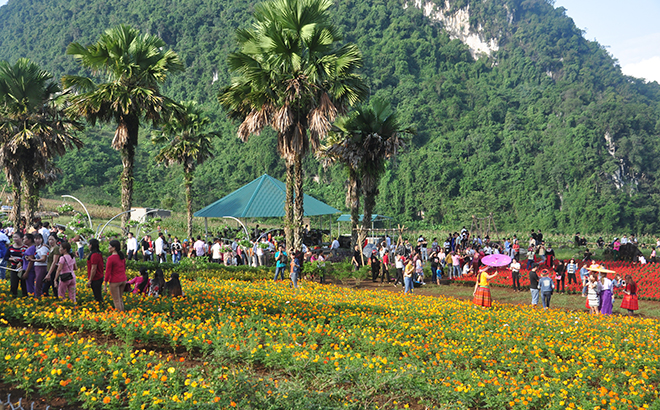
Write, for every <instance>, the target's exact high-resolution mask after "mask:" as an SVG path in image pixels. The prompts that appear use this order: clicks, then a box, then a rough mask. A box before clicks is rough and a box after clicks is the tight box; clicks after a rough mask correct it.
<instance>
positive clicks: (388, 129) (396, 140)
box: [320, 99, 415, 244]
mask: <svg viewBox="0 0 660 410" xmlns="http://www.w3.org/2000/svg"><path fill="white" fill-rule="evenodd" d="M414 133H415V131H414V130H413V129H411V128H403V127H401V126H400V124H399V121H398V118H397V116H396V113H395V112H394V111H393V110H392V108H391V106H390V103H389V102H387V101H384V100H381V99H373V100H371V103H370V105H368V106H363V107H359V108H358V109H356V110H355V111H354V112H352V113H351V114H349V115H347V116H345V117H341V118H339V119H337V121H336V122H335V124H334V127H333V131H332V132H331V134H330V137H329V138H328V139H327V140H326V142H325V144H324V146H323V148H322V149H321V151H320V153H321V155H322V156H324V157H325V158H328V159H329V160H330V161H331V162H332V161H334V162H341V163H343V164H344V165H345V166H346V168H348V171H349V183H348V185H349V189H348V193H347V202H350V205H351V206H350V209H351V225H352V228H353V230H352V232H353V235H352V241H353V244H355V241H357V243H362V242H363V241H364V236H365V235H366V233H367V232H368V230H369V228H370V226H369V225H370V223H371V215H372V213H373V210H374V207H375V205H376V196H378V185H379V183H380V179H381V177H382V175H383V173H384V172H385V165H386V163H387V161H388V160H389V159H390V158H392V157H394V156H395V155H396V154H397V153H398V152H399V151H401V150H402V149H403V148H404V147H405V144H406V142H407V140H408V139H409V138H410V137H411V136H412V135H413V134H414ZM359 190H361V191H362V194H363V196H364V212H363V215H364V216H363V218H362V229H360V231H359V232H360V235H358V234H357V229H356V228H357V226H358V217H359V206H360V203H359V198H358V197H357V195H358V191H359Z"/></svg>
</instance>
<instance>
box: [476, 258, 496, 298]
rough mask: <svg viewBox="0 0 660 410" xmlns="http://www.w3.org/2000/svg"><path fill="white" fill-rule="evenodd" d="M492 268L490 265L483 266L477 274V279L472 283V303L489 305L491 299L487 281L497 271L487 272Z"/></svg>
mask: <svg viewBox="0 0 660 410" xmlns="http://www.w3.org/2000/svg"><path fill="white" fill-rule="evenodd" d="M491 269H493V268H492V267H491V266H484V267H483V268H482V269H480V270H479V273H478V274H477V280H476V281H475V283H474V292H472V303H474V304H475V305H477V306H483V307H491V305H492V304H493V299H492V298H491V296H490V285H489V284H488V281H489V280H490V279H493V278H494V277H495V276H497V274H498V272H497V271H495V273H493V274H492V275H491V274H488V272H489V271H490V270H491Z"/></svg>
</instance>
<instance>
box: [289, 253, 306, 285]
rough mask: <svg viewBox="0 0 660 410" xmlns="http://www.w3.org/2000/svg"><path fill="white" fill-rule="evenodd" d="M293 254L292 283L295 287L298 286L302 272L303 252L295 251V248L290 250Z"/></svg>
mask: <svg viewBox="0 0 660 410" xmlns="http://www.w3.org/2000/svg"><path fill="white" fill-rule="evenodd" d="M289 253H290V254H291V255H293V261H292V262H291V283H292V284H293V287H294V288H298V279H299V278H300V273H301V272H302V256H303V254H302V252H295V251H294V250H293V248H292V249H291V250H290V251H289Z"/></svg>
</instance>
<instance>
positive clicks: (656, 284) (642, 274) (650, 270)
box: [454, 261, 660, 300]
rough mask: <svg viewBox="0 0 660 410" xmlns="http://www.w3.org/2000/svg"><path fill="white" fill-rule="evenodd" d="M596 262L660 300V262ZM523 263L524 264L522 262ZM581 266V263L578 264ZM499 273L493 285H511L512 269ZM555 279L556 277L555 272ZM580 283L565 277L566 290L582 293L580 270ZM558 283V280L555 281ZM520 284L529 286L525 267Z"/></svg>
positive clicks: (648, 296) (645, 295)
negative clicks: (629, 277)
mask: <svg viewBox="0 0 660 410" xmlns="http://www.w3.org/2000/svg"><path fill="white" fill-rule="evenodd" d="M596 263H598V264H602V265H603V266H605V267H606V268H607V269H611V270H613V271H615V272H616V273H614V274H611V275H609V276H610V278H611V279H613V278H614V277H615V276H616V275H617V274H619V275H621V278H622V279H625V277H626V275H631V276H632V278H633V280H634V281H635V282H636V283H637V296H638V297H639V298H640V299H650V300H660V264H659V263H647V264H644V265H642V264H640V263H632V262H614V261H597V262H596ZM521 265H523V264H522V263H521ZM578 265H579V266H580V267H581V264H578ZM498 271H499V275H498V276H497V277H495V278H493V279H491V280H490V283H491V285H492V286H502V287H511V286H512V285H513V282H512V281H511V271H510V270H509V269H506V268H502V269H499V270H498ZM552 275H553V279H554V273H553V274H552ZM575 276H576V278H577V281H578V284H577V285H576V284H574V283H571V284H570V285H569V284H568V278H565V282H564V283H565V284H566V291H567V292H570V293H582V284H581V281H580V272H579V270H578V272H577V273H576V275H575ZM474 279H475V278H474V275H471V276H463V277H462V278H459V279H454V280H455V281H456V282H473V283H474ZM555 284H556V281H555ZM520 285H521V286H522V287H523V288H525V287H527V288H529V271H528V270H527V269H525V268H524V266H523V269H521V270H520ZM615 292H616V293H621V289H616V290H615Z"/></svg>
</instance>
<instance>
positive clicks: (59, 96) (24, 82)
mask: <svg viewBox="0 0 660 410" xmlns="http://www.w3.org/2000/svg"><path fill="white" fill-rule="evenodd" d="M164 47H165V42H164V41H163V40H161V39H160V38H158V37H157V36H154V35H149V34H140V33H139V31H138V30H136V29H134V28H131V27H129V26H125V25H121V26H118V27H116V28H113V29H110V30H107V31H106V32H105V33H104V34H103V35H102V36H101V38H100V39H99V41H98V42H96V43H95V44H92V45H88V46H82V45H80V44H78V43H72V44H70V45H69V47H68V48H67V54H70V55H72V56H73V57H74V58H76V59H77V60H78V61H79V62H80V64H81V66H82V67H84V68H85V69H88V70H89V71H90V72H91V74H92V75H93V76H102V78H104V79H106V81H105V82H101V83H98V84H97V83H95V82H94V79H93V78H90V77H83V76H65V77H64V78H63V81H62V83H63V85H64V87H65V90H64V91H62V89H61V88H60V87H59V86H58V85H57V83H56V82H54V81H53V76H52V75H51V74H50V73H48V72H46V71H44V70H41V69H40V68H39V67H38V66H37V65H36V64H35V63H33V62H30V61H29V60H27V59H20V60H19V61H18V62H17V63H16V64H15V65H10V64H8V63H6V62H0V144H1V145H2V149H1V150H0V163H1V164H2V167H3V169H4V171H5V175H6V177H7V180H8V181H9V183H10V184H11V185H12V188H13V207H12V214H11V216H10V220H11V221H12V223H13V224H14V225H15V226H17V225H18V224H19V221H20V217H21V208H22V207H21V193H24V194H25V196H26V199H27V201H26V202H27V206H26V212H25V214H26V219H27V220H28V221H30V220H31V219H32V216H33V214H34V211H35V209H36V207H37V204H38V199H39V188H40V187H42V186H43V185H44V184H45V183H47V182H48V181H49V180H51V179H52V178H53V177H54V175H55V174H56V172H57V171H58V170H57V168H56V167H55V166H54V164H53V161H54V159H55V158H56V157H57V156H60V155H63V154H64V153H65V152H66V151H67V150H68V149H70V148H73V147H77V148H80V147H82V142H81V141H80V140H79V139H78V138H77V137H76V132H78V131H81V130H82V129H83V125H82V123H81V122H80V121H81V120H83V119H84V120H86V121H87V123H88V124H90V125H95V124H96V123H107V124H114V125H116V127H117V128H116V131H115V136H114V139H113V141H112V147H113V148H114V149H116V150H118V151H119V152H120V153H121V157H122V163H123V166H124V169H123V172H122V175H121V186H122V198H121V203H122V210H123V211H128V210H130V209H131V205H132V197H133V168H134V161H135V149H136V147H137V143H138V132H139V129H140V125H141V124H142V123H144V122H150V123H151V124H152V126H153V127H154V128H156V127H160V126H162V129H161V130H160V131H159V132H157V133H155V134H154V138H153V139H154V142H156V143H160V144H162V145H163V147H162V149H161V151H160V152H159V154H158V156H157V157H156V159H157V160H158V161H161V162H163V163H165V164H166V165H169V164H173V163H179V164H182V165H183V170H184V184H185V187H186V199H187V202H188V211H189V215H192V195H191V186H192V173H193V172H194V170H195V166H196V165H198V164H200V163H202V162H204V161H205V160H206V159H208V158H209V157H211V156H212V146H213V144H212V142H211V139H210V138H211V136H215V135H217V134H216V133H205V132H204V128H205V127H207V126H208V123H209V121H208V119H207V117H206V116H205V115H204V113H203V112H202V111H201V110H200V109H199V107H197V106H196V105H195V104H194V103H192V102H182V103H176V102H174V101H172V100H171V99H169V98H167V97H166V96H164V95H163V94H162V93H161V92H160V86H161V85H162V84H163V82H164V81H165V80H166V79H167V77H168V76H169V75H170V74H173V73H177V72H180V71H183V70H184V66H183V63H182V62H181V60H180V59H179V57H178V55H177V54H176V53H175V52H173V51H171V50H164ZM128 218H129V215H128V213H126V214H124V215H123V220H122V224H123V225H124V226H125V224H126V222H127V220H128ZM188 235H190V236H191V235H192V218H191V217H190V216H189V224H188Z"/></svg>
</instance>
